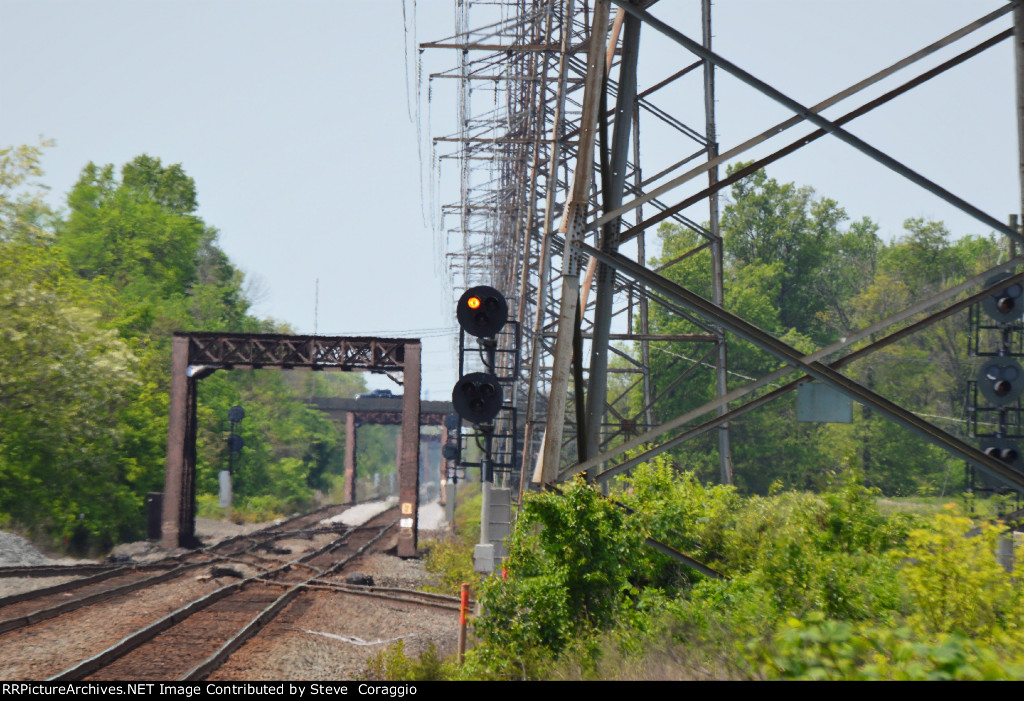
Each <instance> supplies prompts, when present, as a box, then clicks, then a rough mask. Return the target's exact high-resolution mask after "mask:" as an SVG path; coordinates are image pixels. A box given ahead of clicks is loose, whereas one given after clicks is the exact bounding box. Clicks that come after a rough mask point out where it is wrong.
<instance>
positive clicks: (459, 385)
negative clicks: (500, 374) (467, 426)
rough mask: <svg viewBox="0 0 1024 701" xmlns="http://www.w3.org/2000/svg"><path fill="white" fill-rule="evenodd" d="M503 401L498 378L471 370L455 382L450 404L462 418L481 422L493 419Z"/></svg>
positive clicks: (476, 422) (471, 421) (474, 422)
mask: <svg viewBox="0 0 1024 701" xmlns="http://www.w3.org/2000/svg"><path fill="white" fill-rule="evenodd" d="M503 401H504V398H503V396H502V391H501V385H500V384H499V383H498V378H497V377H495V376H494V375H491V374H489V373H486V372H471V373H469V374H468V375H465V376H464V377H463V378H462V379H460V380H459V381H458V382H456V383H455V389H453V390H452V405H453V406H454V407H455V411H456V412H458V414H459V416H461V417H462V418H463V419H464V420H466V421H468V422H469V423H471V424H483V423H487V422H489V421H491V420H492V419H494V417H495V416H497V415H498V412H499V411H501V405H502V402H503Z"/></svg>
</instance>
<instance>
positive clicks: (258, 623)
mask: <svg viewBox="0 0 1024 701" xmlns="http://www.w3.org/2000/svg"><path fill="white" fill-rule="evenodd" d="M397 524H398V519H395V520H393V521H391V522H390V523H388V524H385V525H384V526H383V527H380V528H379V532H378V533H377V534H376V535H375V536H374V537H373V538H371V539H370V540H368V541H367V542H366V543H364V544H363V545H362V546H360V547H359V548H358V549H357V550H356V551H355V552H354V553H352V554H351V555H349V556H347V557H345V558H343V559H341V560H339V561H338V562H337V563H336V564H335V565H333V566H332V567H330V568H328V569H327V572H334V571H337V570H339V569H341V568H342V567H344V566H345V565H347V564H348V563H349V562H351V561H352V560H354V559H355V558H357V557H359V556H360V555H362V554H363V553H364V552H366V551H367V550H368V549H369V548H370V546H372V545H374V544H375V543H376V542H377V541H379V540H380V539H381V538H382V537H383V536H384V534H385V533H387V532H388V531H389V530H391V529H392V528H394V527H395V526H396V525H397ZM339 540H340V539H339ZM317 576H319V575H314V576H313V577H310V578H309V579H307V580H306V581H305V582H301V583H299V584H296V585H294V586H292V587H291V588H290V589H289V590H288V591H286V592H285V593H284V594H282V595H281V596H279V597H278V598H277V599H276V600H275V601H274V602H273V603H272V604H270V606H267V607H266V608H265V609H264V610H262V611H260V613H259V614H258V615H257V616H256V617H255V618H253V619H252V621H250V622H249V623H248V624H247V625H245V626H244V627H243V628H242V629H241V630H240V631H238V633H236V634H235V635H234V636H232V637H231V638H230V639H229V640H228V641H227V642H225V643H224V644H223V645H222V646H221V647H220V648H219V649H218V650H217V651H216V652H215V653H213V654H212V655H210V657H208V658H207V659H205V660H203V661H202V662H200V663H199V664H198V665H196V666H195V667H193V668H192V669H190V670H189V671H188V672H186V673H185V674H184V675H183V676H182V677H180V678H179V679H178V681H196V680H200V679H205V678H206V676H207V675H208V674H210V672H213V671H214V670H215V669H217V668H218V667H220V666H221V665H222V664H224V662H225V661H226V660H227V658H228V657H230V656H231V653H232V652H234V651H235V650H237V649H238V648H239V647H241V646H242V644H243V643H245V642H246V641H247V640H249V638H251V637H252V636H254V635H255V634H256V633H258V632H259V631H260V630H261V629H262V628H263V627H264V626H266V625H267V623H269V622H270V621H272V620H273V619H274V618H275V617H276V616H277V614H278V613H280V612H281V611H282V610H283V609H284V607H285V606H287V605H288V604H289V603H291V601H292V599H294V598H295V597H297V596H298V595H299V594H300V593H302V592H303V591H304V590H305V589H306V587H307V585H308V584H309V583H310V582H311V581H312V580H313V579H315V578H316V577H317Z"/></svg>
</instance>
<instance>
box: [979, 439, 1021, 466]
mask: <svg viewBox="0 0 1024 701" xmlns="http://www.w3.org/2000/svg"><path fill="white" fill-rule="evenodd" d="M981 452H983V453H985V455H988V456H989V457H992V458H995V459H996V460H1002V461H1003V462H1005V463H1006V464H1007V465H1009V466H1010V467H1012V468H1013V469H1015V470H1017V471H1018V472H1024V459H1022V456H1021V453H1020V449H1019V448H1018V447H1017V444H1016V443H1015V442H1014V441H1012V440H1009V439H1007V438H986V439H984V440H983V441H982V442H981Z"/></svg>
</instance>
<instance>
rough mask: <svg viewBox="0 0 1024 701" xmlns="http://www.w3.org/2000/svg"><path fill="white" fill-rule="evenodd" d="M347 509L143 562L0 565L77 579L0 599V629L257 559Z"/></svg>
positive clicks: (9, 572) (10, 572) (26, 573)
mask: <svg viewBox="0 0 1024 701" xmlns="http://www.w3.org/2000/svg"><path fill="white" fill-rule="evenodd" d="M344 511H345V507H341V506H338V505H332V506H327V507H323V508H321V509H317V510H316V511H313V512H311V513H308V514H302V515H300V516H295V517H292V518H290V519H287V520H285V521H283V522H281V523H278V524H274V525H273V526H269V527H267V528H264V529H262V530H259V531H254V532H253V533H248V534H244V535H237V536H233V537H231V538H227V539H225V540H222V541H220V542H219V543H216V544H214V545H211V546H209V547H206V548H203V549H201V550H198V551H194V552H191V553H187V554H184V555H173V556H169V557H166V558H163V559H161V560H158V561H156V562H151V563H145V564H131V565H127V564H104V565H70V566H48V567H38V568H34V567H7V568H0V577H4V576H6V577H60V576H74V575H79V574H81V575H85V576H83V577H81V578H80V579H74V580H70V581H65V582H61V583H59V584H55V585H52V586H49V587H42V588H39V589H33V590H31V591H26V592H22V593H19V594H12V595H10V596H6V597H2V598H0V633H5V632H7V631H10V630H15V629H17V628H22V627H25V626H29V625H32V624H34V623H37V622H39V621H43V620H46V619H48V618H53V617H56V616H59V615H61V614H63V613H68V612H70V611H74V610H76V609H79V608H82V607H84V606H89V605H91V604H95V603H98V602H101V601H106V600H108V599H113V598H116V597H119V596H126V595H128V594H130V593H132V592H135V591H138V590H140V589H144V588H146V587H150V586H153V585H156V584H159V583H161V582H166V581H169V580H172V579H175V578H177V577H181V576H184V575H187V574H189V573H190V572H192V571H194V570H196V569H198V568H201V567H204V566H208V565H210V566H212V565H216V564H217V563H225V564H227V563H238V562H244V561H247V560H250V561H253V560H258V558H259V551H260V550H270V549H272V548H273V544H274V543H275V542H277V541H279V540H282V539H284V538H298V537H308V536H310V535H312V534H314V533H325V532H331V531H335V530H337V529H336V528H323V527H320V528H317V527H316V524H319V523H320V522H321V521H322V520H324V519H325V518H330V517H332V516H335V515H337V514H339V513H342V512H344Z"/></svg>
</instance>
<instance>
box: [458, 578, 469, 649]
mask: <svg viewBox="0 0 1024 701" xmlns="http://www.w3.org/2000/svg"><path fill="white" fill-rule="evenodd" d="M468 620H469V585H468V584H463V585H462V602H461V604H460V606H459V664H462V663H463V662H465V661H466V622H467V621H468Z"/></svg>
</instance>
